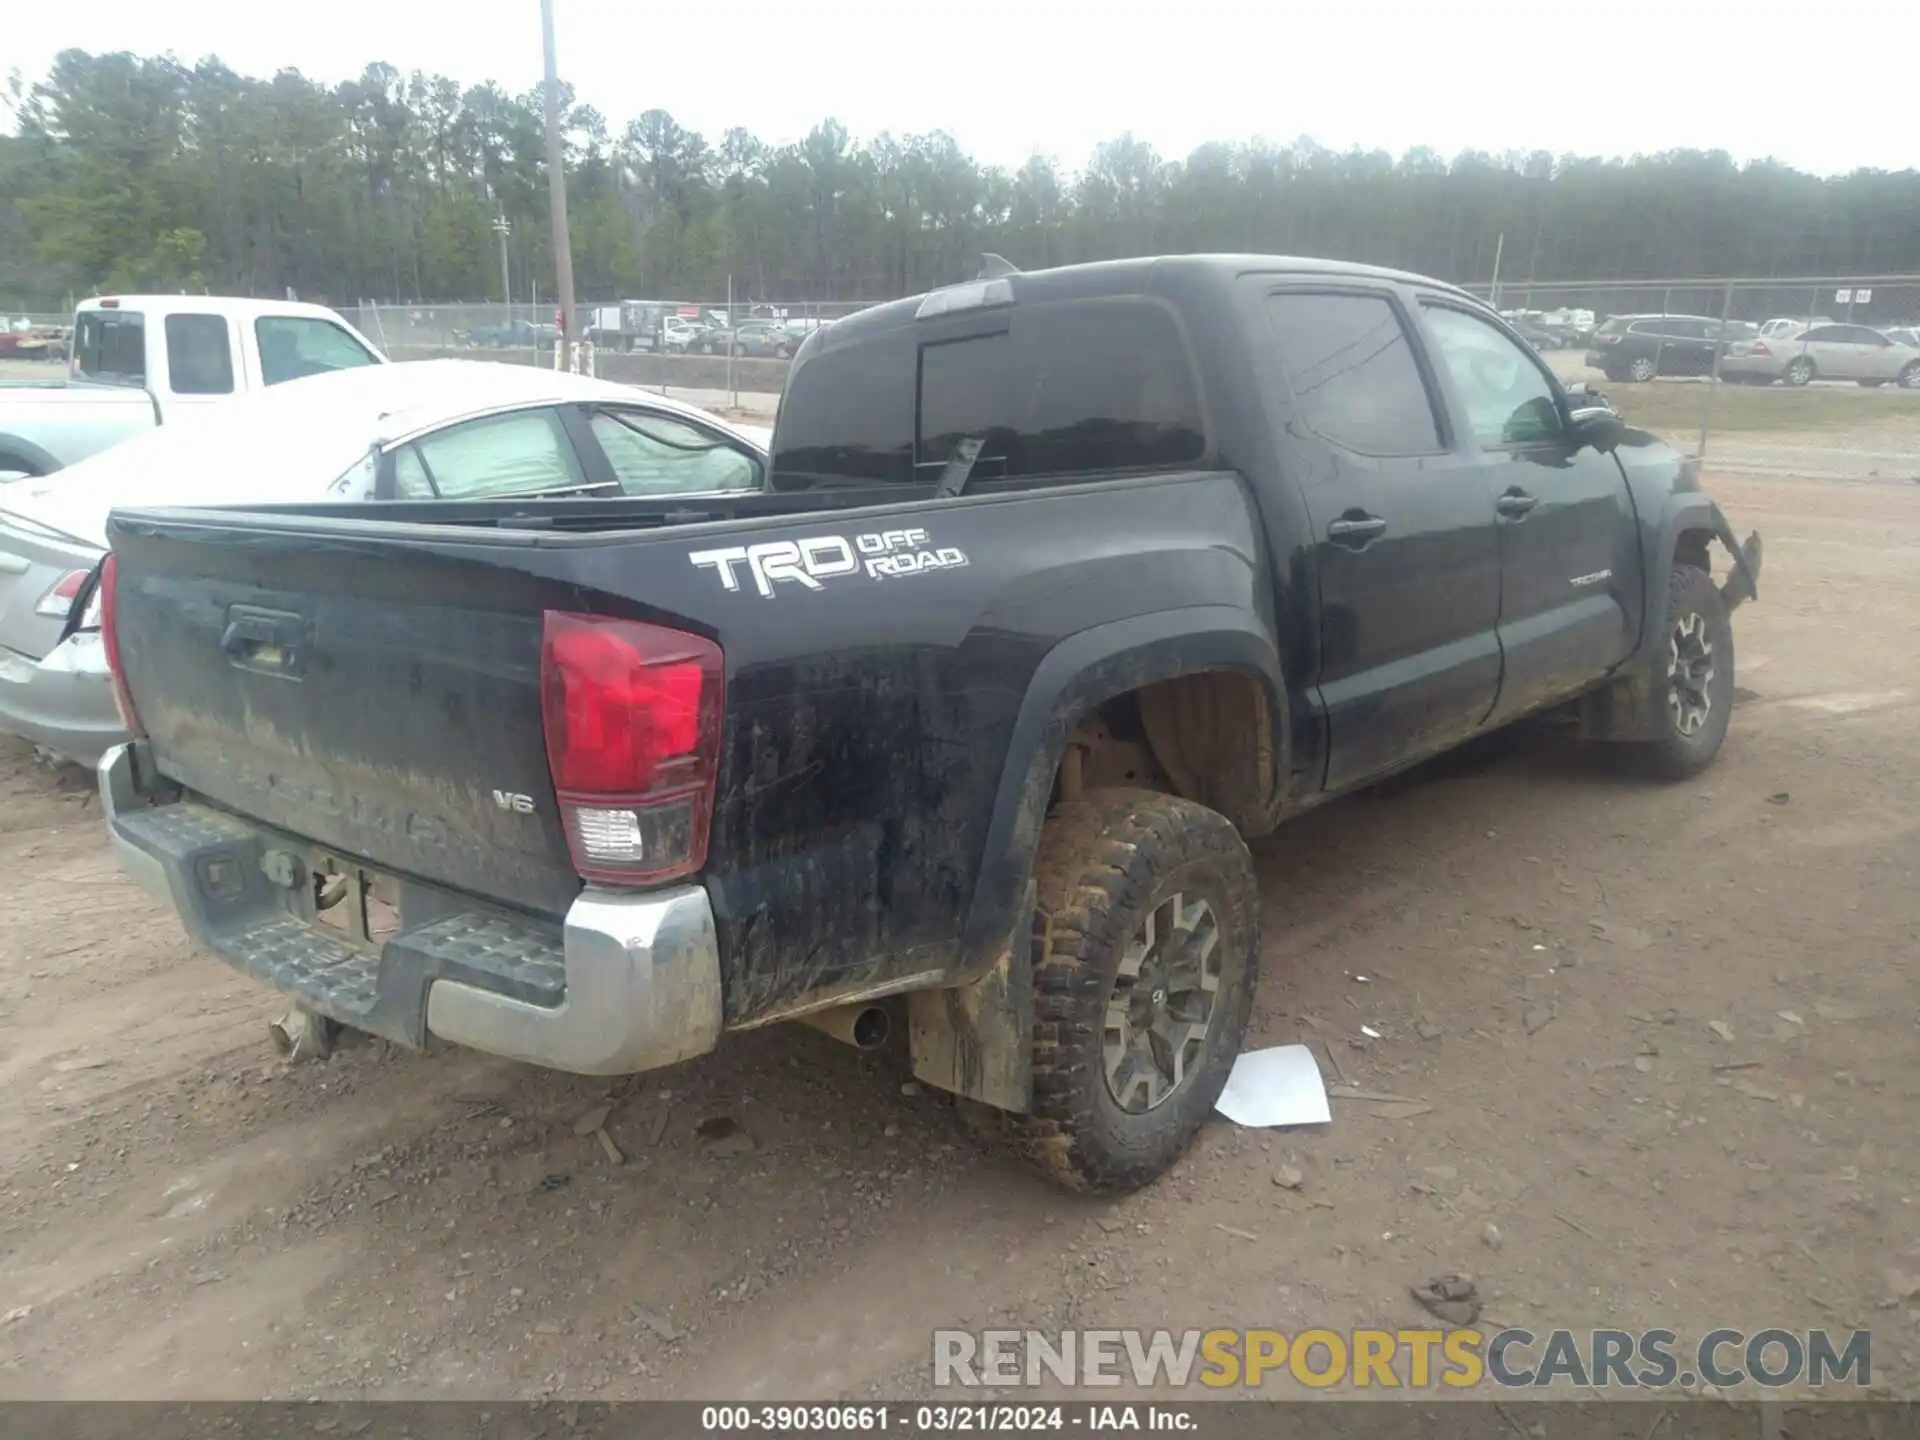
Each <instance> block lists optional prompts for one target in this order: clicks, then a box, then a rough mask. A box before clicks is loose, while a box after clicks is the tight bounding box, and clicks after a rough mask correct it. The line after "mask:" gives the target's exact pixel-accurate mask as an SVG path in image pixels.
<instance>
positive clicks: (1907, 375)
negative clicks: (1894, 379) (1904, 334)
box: [1900, 360, 1920, 390]
mask: <svg viewBox="0 0 1920 1440" xmlns="http://www.w3.org/2000/svg"><path fill="white" fill-rule="evenodd" d="M1900 388H1901V389H1902V390H1920V360H1910V361H1908V362H1907V367H1906V369H1904V370H1902V371H1901V372H1900Z"/></svg>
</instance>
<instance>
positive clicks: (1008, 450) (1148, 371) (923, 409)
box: [774, 297, 1207, 489]
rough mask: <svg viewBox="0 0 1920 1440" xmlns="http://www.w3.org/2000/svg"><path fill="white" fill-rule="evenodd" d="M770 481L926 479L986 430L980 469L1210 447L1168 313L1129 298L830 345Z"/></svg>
mask: <svg viewBox="0 0 1920 1440" xmlns="http://www.w3.org/2000/svg"><path fill="white" fill-rule="evenodd" d="M780 411H781V419H780V426H779V428H778V430H777V431H776V435H775V439H776V442H777V444H778V447H779V449H778V452H777V453H776V455H775V457H774V474H775V477H776V478H775V484H776V486H777V487H778V488H781V489H788V488H795V487H800V486H805V485H821V484H829V485H856V484H862V483H875V482H880V483H887V482H901V483H906V482H912V481H915V480H918V481H921V482H923V483H928V484H931V483H932V482H933V481H935V480H937V479H938V478H939V476H940V472H941V470H942V469H944V468H945V466H946V464H947V461H948V460H949V459H950V458H951V457H952V455H953V451H954V447H955V446H956V445H957V444H958V443H959V442H960V441H961V440H962V439H965V438H968V437H973V438H977V439H978V440H980V442H981V449H980V455H979V458H978V459H977V460H976V461H975V462H974V469H973V476H974V478H975V479H976V480H989V481H990V480H1001V479H1008V480H1022V479H1029V478H1034V477H1040V476H1058V477H1061V478H1068V477H1072V476H1077V475H1093V474H1105V473H1111V472H1114V471H1124V470H1159V469H1173V468H1178V467H1180V466H1183V465H1191V464H1193V463H1195V462H1197V461H1199V460H1200V459H1201V458H1202V457H1203V456H1204V455H1205V454H1206V450H1207V441H1206V426H1205V424H1204V422H1203V420H1202V418H1201V408H1200V399H1199V387H1198V384H1197V382H1196V381H1195V378H1194V374H1193V367H1192V364H1191V362H1190V361H1189V359H1188V355H1187V349H1186V345H1185V343H1184V341H1183V340H1182V338H1181V335H1180V330H1179V327H1178V325H1177V324H1176V323H1175V322H1174V319H1173V317H1172V315H1171V314H1170V313H1169V312H1168V311H1166V310H1165V309H1164V308H1162V307H1161V306H1159V305H1157V304H1155V303H1153V302H1151V301H1145V300H1140V299H1135V298H1130V297H1122V298H1111V299H1101V300H1076V301H1062V302H1056V303H1043V304H1031V305H1025V306H1017V307H1015V308H1014V309H1013V310H1012V311H1011V312H1009V313H1008V328H1007V329H1006V330H1003V331H1000V332H998V333H995V334H991V335H980V336H974V337H971V338H967V339H961V340H946V341H938V342H931V343H926V344H922V343H921V340H920V337H919V334H918V333H916V331H915V329H914V327H912V326H905V327H902V328H901V329H899V330H897V331H893V332H890V333H884V334H880V335H876V336H874V337H873V338H871V339H862V340H860V341H857V342H854V343H851V344H848V345H846V346H845V347H844V348H836V347H832V346H829V347H828V348H826V349H824V350H821V351H819V352H817V353H815V354H814V355H813V356H812V357H810V358H809V359H808V360H807V361H806V362H805V363H804V364H802V365H801V366H800V367H799V368H798V369H797V370H796V371H795V372H794V375H793V378H792V380H791V381H790V382H789V386H788V390H787V393H786V396H785V397H784V399H783V400H782V402H781V406H780Z"/></svg>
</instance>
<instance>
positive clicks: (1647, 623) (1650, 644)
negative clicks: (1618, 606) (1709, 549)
mask: <svg viewBox="0 0 1920 1440" xmlns="http://www.w3.org/2000/svg"><path fill="white" fill-rule="evenodd" d="M1647 533H1648V535H1649V543H1648V544H1647V547H1646V551H1645V557H1646V573H1645V575H1644V577H1643V578H1644V580H1645V582H1646V593H1645V596H1644V597H1643V608H1642V610H1641V621H1640V643H1639V644H1638V645H1637V646H1636V647H1635V648H1634V652H1633V654H1632V655H1630V656H1628V657H1627V659H1626V660H1625V661H1624V662H1623V663H1622V664H1621V666H1620V668H1619V669H1618V670H1617V671H1616V672H1615V674H1614V679H1613V682H1612V683H1611V684H1609V685H1605V686H1602V687H1601V688H1600V689H1598V690H1595V691H1593V692H1591V693H1589V694H1588V695H1587V696H1586V698H1585V699H1584V700H1583V701H1582V702H1581V710H1580V727H1581V733H1582V734H1584V735H1585V736H1586V737H1587V738H1589V739H1593V740H1649V739H1654V738H1657V736H1658V735H1659V733H1660V714H1659V708H1660V696H1659V693H1658V690H1659V687H1658V685H1657V684H1656V683H1655V678H1656V677H1655V671H1656V668H1657V664H1658V659H1659V649H1660V646H1661V643H1662V642H1663V641H1664V639H1665V636H1666V627H1665V626H1664V624H1663V623H1662V622H1663V621H1664V620H1665V619H1666V614H1667V581H1668V577H1669V576H1670V575H1671V574H1672V572H1673V565H1674V559H1675V557H1676V556H1677V555H1678V554H1679V552H1680V540H1681V537H1682V536H1683V535H1689V534H1704V535H1709V536H1712V537H1714V538H1715V539H1717V540H1719V541H1720V543H1721V544H1723V545H1725V546H1726V547H1727V554H1728V555H1729V556H1731V557H1732V562H1733V563H1732V570H1731V573H1730V574H1729V575H1728V576H1727V580H1726V583H1725V584H1723V585H1722V586H1721V587H1720V595H1721V598H1722V599H1723V600H1724V601H1725V602H1726V606H1727V609H1728V610H1729V611H1731V610H1733V609H1735V608H1736V607H1738V606H1739V605H1740V604H1742V603H1743V602H1745V601H1748V600H1752V599H1756V598H1757V597H1758V596H1759V593H1760V589H1759V584H1760V536H1759V534H1758V533H1757V532H1756V533H1754V534H1752V535H1749V536H1748V537H1747V539H1746V541H1745V543H1741V542H1739V541H1737V540H1735V539H1734V535H1733V526H1731V525H1730V524H1728V523H1727V517H1726V516H1725V515H1724V514H1722V513H1721V511H1720V507H1719V506H1718V505H1716V504H1715V503H1714V502H1713V500H1712V499H1710V498H1709V497H1708V496H1706V495H1703V494H1701V493H1700V492H1699V491H1697V490H1684V491H1678V492H1675V493H1674V494H1671V495H1669V496H1668V497H1667V500H1666V504H1665V505H1664V506H1663V507H1662V509H1661V512H1660V523H1659V528H1658V529H1654V528H1653V527H1648V531H1647Z"/></svg>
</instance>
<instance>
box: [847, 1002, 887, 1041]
mask: <svg viewBox="0 0 1920 1440" xmlns="http://www.w3.org/2000/svg"><path fill="white" fill-rule="evenodd" d="M892 1029H893V1021H892V1020H891V1019H889V1018H888V1016H887V1012H886V1011H885V1009H883V1008H882V1007H880V1006H878V1005H868V1006H865V1007H864V1008H862V1009H861V1011H860V1013H859V1014H857V1015H855V1016H854V1017H853V1043H854V1044H855V1045H856V1046H858V1047H859V1048H860V1049H862V1050H878V1049H879V1048H880V1047H881V1046H882V1045H884V1044H886V1043H887V1036H888V1034H889V1033H891V1031H892Z"/></svg>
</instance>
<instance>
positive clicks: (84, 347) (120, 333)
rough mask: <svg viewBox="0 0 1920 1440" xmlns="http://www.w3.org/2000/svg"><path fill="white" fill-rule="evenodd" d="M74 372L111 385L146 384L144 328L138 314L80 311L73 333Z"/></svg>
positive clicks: (145, 338) (145, 334)
mask: <svg viewBox="0 0 1920 1440" xmlns="http://www.w3.org/2000/svg"><path fill="white" fill-rule="evenodd" d="M73 364H74V372H75V373H76V374H78V375H81V376H83V377H85V378H86V379H88V380H100V381H104V382H106V383H108V384H113V385H144V384H146V383H147V326H146V320H145V318H144V317H143V316H142V315H141V314H140V312H139V311H138V310H83V311H82V312H81V313H80V318H79V320H78V321H76V322H75V328H74V333H73Z"/></svg>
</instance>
